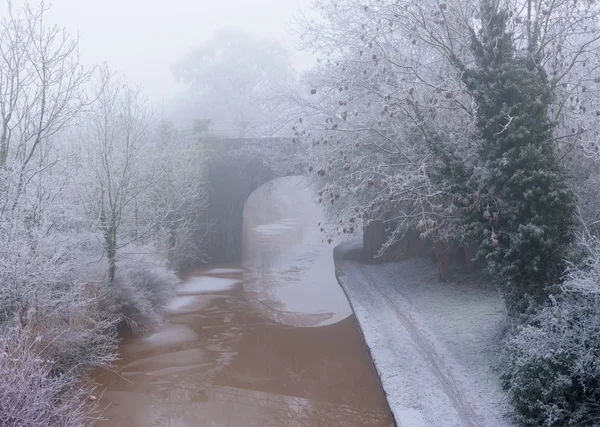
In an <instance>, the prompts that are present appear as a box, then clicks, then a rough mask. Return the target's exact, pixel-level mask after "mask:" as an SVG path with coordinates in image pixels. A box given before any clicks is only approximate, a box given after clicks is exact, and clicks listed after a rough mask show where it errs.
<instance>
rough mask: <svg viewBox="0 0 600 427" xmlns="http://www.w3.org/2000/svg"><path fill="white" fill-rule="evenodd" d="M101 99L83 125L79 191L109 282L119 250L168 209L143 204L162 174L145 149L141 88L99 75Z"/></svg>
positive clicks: (104, 72) (147, 117)
mask: <svg viewBox="0 0 600 427" xmlns="http://www.w3.org/2000/svg"><path fill="white" fill-rule="evenodd" d="M98 88H99V95H98V98H97V101H96V103H95V104H94V108H93V109H92V111H91V112H90V113H89V116H88V117H85V119H84V122H83V125H82V126H81V135H80V138H81V141H83V142H84V147H85V149H84V159H83V160H84V164H85V165H86V167H87V168H89V171H90V173H89V174H88V175H86V176H87V180H88V182H86V183H85V184H84V185H83V186H82V188H81V190H80V192H81V195H82V200H83V201H84V204H85V207H86V209H87V211H88V213H89V215H91V217H93V218H94V219H95V221H96V222H97V227H98V229H99V230H100V232H101V233H102V236H103V238H102V239H103V245H104V250H105V254H106V258H107V260H108V277H109V280H110V281H112V280H113V279H114V277H115V272H116V269H117V252H118V251H119V249H122V248H124V247H125V246H127V245H129V244H130V243H132V242H134V241H137V240H140V239H141V238H143V237H145V236H147V235H148V234H149V233H151V232H152V231H153V230H154V228H155V227H156V226H157V225H158V224H159V223H160V222H161V221H162V220H163V219H164V218H165V217H166V215H167V213H168V207H165V206H150V205H144V206H143V208H142V206H141V204H142V203H143V201H144V197H146V196H147V195H148V194H149V192H150V191H151V189H152V187H153V185H155V184H156V182H157V180H158V179H159V178H160V176H161V175H162V173H163V169H162V167H161V166H160V165H159V164H158V163H157V162H155V161H154V159H153V158H152V156H151V152H150V150H149V147H150V144H149V140H150V136H149V135H150V125H151V118H152V115H151V112H150V110H149V107H148V105H147V103H146V99H145V98H144V95H143V93H142V92H141V90H140V89H139V88H133V87H130V86H129V85H128V84H127V83H123V82H121V81H119V80H118V79H117V78H116V77H115V76H114V75H113V74H112V73H111V72H110V71H109V70H108V68H106V67H105V68H103V69H101V71H100V82H99V84H98Z"/></svg>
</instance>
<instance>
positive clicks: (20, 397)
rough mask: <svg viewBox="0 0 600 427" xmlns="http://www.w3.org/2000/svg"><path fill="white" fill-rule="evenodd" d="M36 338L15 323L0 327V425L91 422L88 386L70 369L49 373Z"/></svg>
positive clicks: (93, 407) (49, 365)
mask: <svg viewBox="0 0 600 427" xmlns="http://www.w3.org/2000/svg"><path fill="white" fill-rule="evenodd" d="M42 345H43V344H42V343H41V341H40V340H36V339H32V336H31V334H29V333H27V331H24V330H22V329H21V328H20V327H17V326H15V325H12V326H7V325H5V326H4V327H3V328H0V426H5V427H39V426H60V427H79V426H85V425H90V424H92V422H93V420H94V415H97V407H96V405H95V404H94V403H92V402H89V401H87V398H88V396H90V392H91V391H92V389H91V388H90V387H89V386H88V385H86V384H85V383H83V382H82V381H81V380H80V378H78V376H77V373H76V372H74V371H67V372H62V373H55V372H53V370H54V368H55V366H54V363H53V361H52V360H49V359H47V358H45V357H44V353H45V350H44V347H42Z"/></svg>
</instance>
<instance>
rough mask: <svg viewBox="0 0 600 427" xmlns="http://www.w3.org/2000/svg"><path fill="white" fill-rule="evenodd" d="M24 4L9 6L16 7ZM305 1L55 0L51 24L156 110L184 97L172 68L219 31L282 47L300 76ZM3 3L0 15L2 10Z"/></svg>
mask: <svg viewBox="0 0 600 427" xmlns="http://www.w3.org/2000/svg"><path fill="white" fill-rule="evenodd" d="M22 3H24V1H23V0H16V1H14V2H13V4H14V5H15V6H18V5H19V4H22ZM309 3H310V0H256V1H249V0H227V1H208V0H197V1H194V0H172V1H160V0H123V1H121V0H102V1H98V0H54V1H52V2H48V4H50V5H51V8H50V10H49V12H48V15H47V18H48V20H49V22H51V23H56V24H57V25H60V26H64V27H66V28H67V29H68V31H69V32H71V33H72V34H77V33H79V35H80V37H81V38H80V53H81V59H82V62H83V64H85V65H86V66H92V65H96V64H101V63H103V62H104V61H106V62H108V64H109V65H110V66H111V68H112V69H114V70H115V71H119V72H121V73H123V74H124V75H125V76H127V79H128V80H129V81H130V82H131V83H135V84H140V85H142V86H143V87H144V91H145V92H146V94H147V95H148V96H149V98H150V99H151V100H152V101H153V103H154V104H155V105H157V106H159V105H160V103H161V102H167V101H169V100H170V99H171V98H172V96H173V92H174V91H177V90H181V89H182V88H181V86H178V85H177V82H176V79H175V77H174V76H173V73H172V72H171V65H172V64H174V63H175V62H176V61H177V60H178V59H180V58H181V57H182V56H183V55H184V54H185V53H187V52H188V51H189V50H190V49H192V48H194V47H196V46H198V45H199V44H201V43H203V42H205V41H207V40H210V39H211V38H212V36H213V34H214V32H215V30H217V29H220V28H230V29H238V30H242V31H244V32H247V33H248V34H250V35H252V36H254V37H256V38H257V39H268V40H274V41H277V42H279V43H280V44H281V45H282V46H284V47H285V48H286V49H288V50H290V52H291V54H292V55H291V59H292V65H293V67H294V69H296V70H297V71H298V72H302V71H306V69H307V68H309V67H310V66H312V65H313V64H314V59H313V56H312V55H311V54H310V53H308V52H302V51H299V50H297V49H296V39H297V37H296V34H295V33H294V28H293V27H294V16H295V15H296V14H297V13H298V11H299V10H300V9H307V8H308V5H309ZM5 7H6V6H5V4H4V3H3V4H2V9H1V10H3V11H4V10H5Z"/></svg>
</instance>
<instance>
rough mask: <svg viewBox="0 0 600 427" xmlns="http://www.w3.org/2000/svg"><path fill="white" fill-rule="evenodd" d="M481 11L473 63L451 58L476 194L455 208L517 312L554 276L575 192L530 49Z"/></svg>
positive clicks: (495, 12) (547, 90) (486, 8)
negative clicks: (519, 46) (463, 106)
mask: <svg viewBox="0 0 600 427" xmlns="http://www.w3.org/2000/svg"><path fill="white" fill-rule="evenodd" d="M480 11H481V22H482V27H481V29H480V31H479V34H476V33H475V32H473V33H472V41H471V50H472V54H473V57H474V59H475V65H474V66H473V67H464V66H463V65H462V64H461V63H457V66H458V67H459V68H462V71H463V72H462V80H463V81H464V82H465V84H466V87H467V89H468V90H469V92H470V93H471V96H472V99H473V102H474V104H475V106H476V119H475V124H476V127H477V132H476V135H475V136H476V138H477V139H476V147H477V155H478V163H477V164H476V165H475V166H476V169H475V171H474V174H473V176H472V177H471V181H472V182H471V183H470V185H467V186H465V190H467V191H468V190H469V189H472V190H474V191H475V193H474V196H471V197H472V199H471V200H469V198H470V195H469V194H467V193H465V194H463V195H462V196H463V197H464V198H467V200H466V202H467V203H464V206H462V207H463V208H464V209H462V210H461V211H462V212H464V211H465V210H466V211H467V215H464V216H463V217H464V218H465V220H466V225H467V226H468V227H469V228H472V227H473V226H474V227H475V228H474V229H473V231H472V232H473V235H474V237H475V239H476V241H480V239H481V237H483V241H482V243H481V244H480V252H479V255H480V256H481V257H484V258H485V260H486V262H487V265H488V268H489V270H490V272H491V273H492V275H493V276H494V277H495V278H496V279H497V281H498V283H499V284H500V285H501V288H502V289H503V291H504V295H505V298H506V302H507V304H508V306H509V308H511V309H516V310H518V311H521V310H523V309H525V308H526V307H527V305H528V303H529V302H528V299H529V298H533V299H535V300H536V301H537V302H541V301H543V297H544V296H545V291H544V290H545V289H546V288H547V287H548V286H549V285H551V284H553V283H554V282H556V281H557V280H558V279H559V277H560V275H561V265H562V261H563V259H564V257H565V255H566V250H567V248H568V246H569V244H570V243H571V242H572V238H573V228H574V219H575V205H574V197H573V194H572V190H571V188H570V187H569V185H568V182H567V176H566V174H565V172H564V170H563V168H561V166H560V165H559V163H558V158H557V156H556V154H555V152H556V150H555V147H554V144H553V139H552V123H551V121H550V118H549V116H548V108H549V106H550V104H551V97H552V90H551V84H550V82H549V81H548V79H547V76H546V72H545V70H544V69H543V68H542V67H541V66H540V65H539V61H536V59H537V58H536V57H535V56H533V54H532V53H530V54H522V55H520V54H519V53H518V52H517V51H516V47H515V45H514V41H513V38H512V37H513V34H512V33H511V32H510V31H509V30H508V28H507V19H508V17H509V13H508V11H507V10H504V9H501V8H498V7H497V5H496V4H495V3H492V2H489V1H487V0H484V1H482V2H481V8H480ZM532 37H533V36H532ZM532 43H533V41H532ZM534 47H535V46H532V45H529V52H531V51H532V50H533V49H534ZM449 179H450V180H452V177H449ZM459 196H460V193H459ZM473 206H474V208H475V209H472V208H473Z"/></svg>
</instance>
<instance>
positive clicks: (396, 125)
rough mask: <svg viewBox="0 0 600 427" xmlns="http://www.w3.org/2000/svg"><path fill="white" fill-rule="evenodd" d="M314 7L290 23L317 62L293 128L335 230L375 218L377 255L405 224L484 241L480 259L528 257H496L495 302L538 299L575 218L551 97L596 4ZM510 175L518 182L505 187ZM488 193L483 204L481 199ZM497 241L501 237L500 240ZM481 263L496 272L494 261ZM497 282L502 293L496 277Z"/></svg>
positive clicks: (584, 39)
mask: <svg viewBox="0 0 600 427" xmlns="http://www.w3.org/2000/svg"><path fill="white" fill-rule="evenodd" d="M314 5H315V7H316V8H317V9H318V10H319V11H320V12H321V15H322V18H321V19H315V20H314V21H309V20H306V21H304V22H302V25H303V34H304V40H305V42H306V44H307V46H309V47H310V48H312V49H314V50H316V51H317V52H319V53H320V54H321V56H322V58H321V65H320V66H319V67H318V70H317V72H316V73H315V74H314V75H313V76H309V77H308V78H309V79H310V82H311V83H312V85H313V86H312V87H310V94H308V93H307V94H306V96H305V97H304V99H303V100H302V102H303V105H304V106H305V115H303V117H302V119H301V120H300V121H299V123H297V125H296V127H295V131H296V137H297V140H299V141H301V142H303V143H305V144H308V145H312V146H313V147H315V149H314V150H313V156H314V157H313V170H314V172H316V180H317V182H318V183H319V187H320V197H322V198H323V199H322V201H323V202H324V203H327V205H330V206H333V209H334V217H335V223H336V225H337V226H338V231H339V232H344V231H348V230H352V229H354V228H355V226H354V225H353V224H354V223H355V222H356V220H357V219H363V220H365V219H366V220H367V223H368V221H372V220H383V221H385V222H387V223H388V224H389V227H390V239H389V241H388V243H387V244H386V245H384V248H383V249H385V248H386V246H389V245H390V244H392V243H393V242H394V241H395V240H397V239H398V238H399V237H401V236H402V235H403V234H404V233H405V232H406V230H407V229H410V228H417V229H418V230H420V231H421V232H422V234H424V235H426V236H431V237H433V238H434V239H441V240H447V239H452V240H458V241H460V242H464V243H471V242H475V243H479V242H480V241H481V240H482V239H483V238H484V232H485V233H487V232H489V234H485V235H486V236H487V237H486V239H487V240H486V243H484V244H483V245H482V247H481V249H482V251H481V253H480V255H481V256H483V257H485V256H486V255H487V254H491V253H494V254H497V255H498V258H497V259H496V261H497V262H499V260H501V259H503V255H509V257H511V256H515V259H520V258H519V256H518V255H517V254H519V253H520V254H523V255H524V254H525V252H524V250H525V247H527V248H528V250H532V251H534V252H535V254H534V255H531V254H529V255H527V257H525V258H527V259H528V260H529V261H530V262H531V264H528V265H527V266H526V265H525V264H520V261H517V262H512V261H508V259H506V261H503V264H504V266H507V267H508V266H510V267H509V270H511V271H512V273H510V274H512V276H511V277H512V279H511V280H513V279H514V280H515V281H516V282H518V283H519V285H516V284H515V283H513V284H510V285H508V287H506V288H505V289H506V290H507V296H508V295H509V294H510V293H511V292H512V291H513V290H514V289H513V288H512V286H521V285H523V288H521V291H522V292H525V291H524V289H527V288H529V287H530V285H531V286H534V287H535V288H536V289H537V290H536V291H532V290H531V292H533V293H534V294H536V295H537V293H538V291H539V290H540V289H542V288H544V287H546V286H548V285H551V284H552V282H553V280H555V279H556V278H557V271H558V270H557V269H556V268H555V267H556V266H558V265H559V261H560V259H561V257H562V256H563V254H564V248H565V245H566V244H567V243H568V242H569V239H570V230H571V224H572V218H573V203H572V201H571V200H572V198H571V196H570V195H569V193H570V189H569V188H568V187H567V184H566V182H567V181H566V180H567V178H566V176H565V175H564V173H563V171H562V168H561V166H560V165H559V158H558V157H557V156H556V154H555V153H556V151H557V150H559V149H561V145H560V142H559V141H562V140H563V139H564V138H562V135H563V134H564V133H565V132H566V128H565V125H564V124H562V123H561V122H559V123H558V127H555V126H553V125H554V123H555V121H554V119H555V118H556V117H561V118H564V117H565V116H564V111H563V112H562V113H559V112H558V107H557V105H558V104H556V102H559V101H556V100H557V99H559V98H560V97H561V96H562V94H561V93H559V88H560V87H563V86H562V85H564V84H567V82H578V81H580V80H581V75H583V74H581V72H580V71H581V69H583V68H584V67H586V66H591V65H592V64H591V61H592V60H593V59H594V52H593V50H590V49H589V48H590V46H593V45H594V44H595V43H596V41H597V38H596V34H595V32H594V29H593V28H592V27H591V25H592V24H593V23H594V22H595V19H596V16H597V9H596V8H595V7H593V6H592V7H588V6H589V5H587V4H586V6H585V7H584V6H582V8H571V7H569V6H568V5H567V4H563V3H561V4H558V3H552V4H546V3H538V2H534V1H531V2H527V3H526V4H525V7H524V8H516V6H515V5H512V4H510V3H501V4H496V3H494V4H493V5H491V4H487V3H485V2H484V3H479V4H477V3H472V2H467V1H464V2H463V1H460V0H456V1H452V2H427V1H426V2H403V1H370V2H359V1H354V0H343V1H342V0H340V1H328V2H320V1H317V2H314ZM500 17H502V19H501V21H502V22H501V23H500V24H498V25H496V26H495V27H494V26H492V25H491V24H489V20H490V19H491V18H493V19H494V20H496V21H498V20H500ZM582 22H585V24H582ZM558 28H562V29H561V30H560V31H558V30H557V29H558ZM559 33H560V34H559ZM559 38H561V40H563V41H562V43H563V47H558V44H557V43H558V41H557V40H558V39H559ZM567 41H568V42H567ZM566 46H568V49H567V48H566ZM561 49H562V53H561V52H559V51H560V50H561ZM583 56H585V57H586V58H588V63H587V65H583V64H580V63H579V60H580V59H581V58H582V57H583ZM557 57H560V58H561V61H562V62H561V61H558V62H557V61H555V60H553V59H552V58H557ZM594 66H595V65H594ZM548 73H549V74H550V77H547V75H548ZM568 84H578V83H568ZM521 85H522V86H523V88H522V89H523V91H521V93H519V90H516V89H518V88H520V87H521ZM560 99H562V98H560ZM557 113H558V114H559V115H558V116H557ZM561 154H562V153H561ZM511 156H512V157H511ZM503 165H504V166H503ZM503 168H505V169H503ZM519 171H522V172H524V173H525V175H527V176H523V177H521V178H522V179H521V178H519V177H515V178H514V179H513V181H510V175H511V174H512V173H513V172H515V173H518V172H519ZM536 174H537V175H536ZM529 175H536V176H535V179H533V177H531V176H529ZM492 185H495V187H492ZM487 191H492V193H493V194H494V195H492V197H491V199H486V201H485V202H482V197H483V196H482V194H483V193H485V197H487V196H488V194H487ZM547 191H548V193H547V194H546V192H547ZM482 192H483V193H482ZM498 192H500V193H501V194H499V193H498ZM515 195H518V198H517V199H515ZM533 195H535V198H536V199H537V200H535V201H534V200H532V197H533ZM551 199H552V200H551ZM490 200H494V201H495V202H497V201H499V200H500V203H503V213H504V214H505V215H506V217H502V218H504V219H505V220H506V221H507V222H506V224H510V227H515V234H513V240H512V244H514V245H516V246H512V247H511V250H508V249H507V250H508V251H507V252H505V253H504V252H502V245H501V242H500V240H498V238H497V237H498V235H497V231H498V230H497V229H496V231H494V230H493V228H494V226H496V228H497V223H495V222H494V221H498V220H500V219H499V218H500V217H498V209H499V206H498V204H496V207H495V208H494V209H493V210H494V212H492V210H490V209H489V208H488V204H489V203H488V202H489V201H490ZM465 211H467V212H465ZM464 213H466V214H467V215H464ZM555 220H556V221H555ZM519 226H523V227H525V228H527V227H531V226H534V228H535V230H534V229H530V230H529V232H527V233H526V232H525V231H526V230H525V228H523V229H522V230H521V231H520V232H518V231H517V228H518V227H519ZM485 230H487V231H485ZM502 233H505V234H503V236H504V238H505V239H507V238H508V236H507V234H510V233H512V231H510V232H509V230H508V229H505V230H504V231H503V232H502ZM521 233H524V234H521ZM526 234H527V235H528V236H529V237H528V238H527V239H525V237H526V236H525V235H526ZM532 234H534V235H537V236H538V237H540V240H536V238H534V237H533V236H532ZM524 239H525V240H527V241H525V240H524ZM507 242H508V239H507V240H504V241H503V243H504V244H507ZM518 242H520V243H518ZM542 243H544V244H542ZM519 244H522V245H523V246H520V249H518V248H517V246H518V245H519ZM538 244H541V245H542V246H541V247H538V246H537V245H538ZM496 245H498V246H496ZM505 249H506V248H505ZM501 252H502V253H501ZM542 259H543V260H544V261H542ZM488 261H490V266H492V267H493V271H494V272H495V273H498V271H499V270H497V269H496V268H495V267H494V266H496V267H497V264H494V257H493V256H491V257H490V258H488ZM517 271H518V273H517ZM504 273H506V274H509V272H508V270H506V271H504V272H503V273H502V274H503V275H504ZM542 276H543V277H542ZM497 277H498V279H499V283H501V284H502V286H503V287H504V286H505V285H506V284H507V280H506V279H507V277H508V276H507V277H504V276H502V277H500V276H497ZM530 280H533V281H534V282H535V285H532V284H531V283H529V281H530ZM509 281H510V280H509ZM509 289H512V290H510V291H509ZM521 291H518V292H516V294H515V298H516V300H519V299H520V298H521V297H522V296H523V295H522V292H521ZM542 293H543V292H542ZM509 304H511V303H510V302H509Z"/></svg>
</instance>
